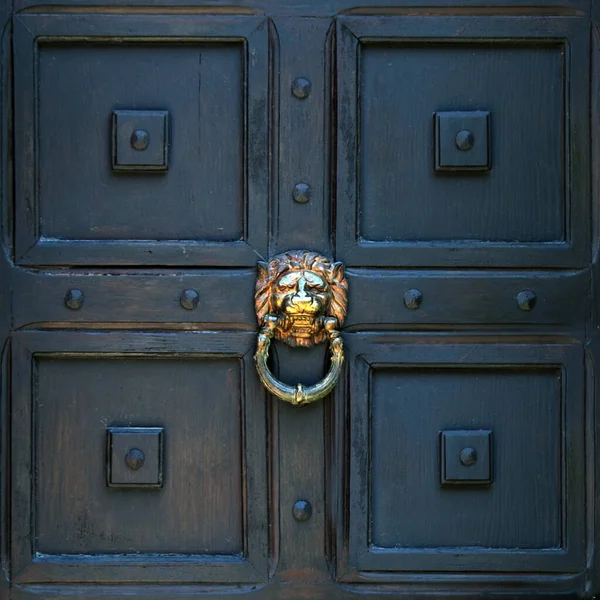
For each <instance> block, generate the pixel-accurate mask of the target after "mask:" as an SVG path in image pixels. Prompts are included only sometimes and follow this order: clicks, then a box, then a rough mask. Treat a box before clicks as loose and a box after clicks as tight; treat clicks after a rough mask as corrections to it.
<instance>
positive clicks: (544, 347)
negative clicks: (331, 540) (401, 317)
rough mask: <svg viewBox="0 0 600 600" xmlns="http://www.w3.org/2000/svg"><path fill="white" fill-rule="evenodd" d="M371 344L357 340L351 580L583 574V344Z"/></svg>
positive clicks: (351, 349) (352, 344)
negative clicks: (444, 574)
mask: <svg viewBox="0 0 600 600" xmlns="http://www.w3.org/2000/svg"><path fill="white" fill-rule="evenodd" d="M373 336H374V334H368V335H361V334H352V335H350V336H349V338H348V340H347V341H348V347H347V352H348V361H349V364H351V365H352V369H351V370H350V388H349V393H350V405H349V416H348V418H349V419H350V423H349V425H348V432H349V433H348V435H349V436H350V439H348V440H346V442H345V446H344V447H346V448H350V449H351V450H350V466H349V472H350V480H349V482H348V488H347V490H346V493H347V494H348V506H347V509H348V510H349V512H350V514H349V516H348V523H349V539H348V540H347V541H346V542H344V543H345V544H346V543H347V544H348V548H349V553H348V560H349V563H345V564H342V565H341V566H340V569H341V572H348V574H349V575H348V579H347V580H348V581H356V578H355V577H354V573H360V575H359V577H360V579H359V580H360V581H368V580H369V572H370V571H374V572H377V574H380V572H388V577H389V580H390V581H392V580H393V578H394V576H393V574H392V573H393V572H398V574H399V576H401V575H402V573H404V572H406V571H429V572H432V571H460V572H464V571H503V572H525V571H527V572H538V573H539V572H578V571H579V570H581V569H582V568H583V567H584V564H585V552H584V549H585V536H584V531H583V524H584V513H583V509H584V505H585V494H584V491H583V490H584V488H583V482H584V479H583V474H584V471H583V465H584V463H582V462H581V461H572V460H570V457H571V456H580V455H581V454H580V453H582V452H583V444H582V439H583V424H584V421H583V400H584V396H585V394H584V383H585V381H584V376H583V356H582V354H583V353H582V349H581V348H580V347H577V346H575V345H559V344H557V345H552V344H537V345H534V344H494V343H483V344H471V343H462V342H460V341H457V342H456V343H444V344H441V343H439V340H438V339H433V338H432V339H431V340H425V339H424V338H423V339H419V342H418V343H416V342H415V343H411V340H409V339H407V341H406V342H403V341H402V340H399V339H398V337H397V336H395V337H392V336H386V335H385V334H381V335H375V337H373ZM428 342H430V343H428ZM343 406H344V404H343V402H340V404H339V405H338V407H337V409H338V410H344V409H343ZM364 440H368V443H366V444H365V442H364ZM575 447H577V449H575ZM343 560H344V559H343V558H342V561H343ZM344 569H345V571H344ZM376 578H377V575H376V576H375V579H376Z"/></svg>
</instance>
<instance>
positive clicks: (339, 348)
mask: <svg viewBox="0 0 600 600" xmlns="http://www.w3.org/2000/svg"><path fill="white" fill-rule="evenodd" d="M278 322H279V318H278V317H276V316H273V315H267V317H266V318H265V325H264V326H263V327H262V328H261V330H260V331H259V333H258V343H257V347H256V354H255V355H254V362H255V364H256V370H257V371H258V376H259V377H260V380H261V382H262V384H263V385H264V386H265V388H266V389H267V391H268V392H270V393H271V394H273V395H274V396H277V397H278V398H279V399H280V400H283V401H285V402H289V403H290V404H293V405H294V406H299V405H303V404H310V403H311V402H316V401H317V400H321V398H325V396H327V395H329V394H330V393H331V392H332V391H333V388H334V387H335V386H336V384H337V381H338V379H339V377H340V373H341V371H342V365H343V364H344V342H343V341H342V338H341V337H340V332H339V331H338V330H337V329H336V328H337V319H335V318H328V319H325V323H324V326H325V329H326V331H327V336H328V338H329V351H330V353H331V367H330V368H329V371H328V373H327V375H325V378H324V379H322V380H321V381H319V382H318V383H315V384H314V385H310V386H308V387H304V386H303V385H302V384H301V383H298V384H297V385H296V387H293V386H291V385H287V384H285V383H282V382H281V381H279V380H278V379H276V378H275V377H273V374H272V373H271V371H270V370H269V367H268V366H267V358H268V357H269V347H270V346H271V339H272V337H273V334H274V330H275V327H277V324H278Z"/></svg>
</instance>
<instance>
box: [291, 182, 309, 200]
mask: <svg viewBox="0 0 600 600" xmlns="http://www.w3.org/2000/svg"><path fill="white" fill-rule="evenodd" d="M311 194H312V189H311V187H310V185H308V184H307V183H298V184H296V185H295V186H294V191H293V192H292V196H293V198H294V200H295V201H296V202H298V204H306V203H307V202H308V201H309V200H310V197H311Z"/></svg>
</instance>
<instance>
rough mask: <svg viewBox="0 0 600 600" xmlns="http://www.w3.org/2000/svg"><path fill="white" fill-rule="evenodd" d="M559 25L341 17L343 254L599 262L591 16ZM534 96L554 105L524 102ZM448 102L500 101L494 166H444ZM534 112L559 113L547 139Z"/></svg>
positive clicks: (448, 262) (490, 106)
mask: <svg viewBox="0 0 600 600" xmlns="http://www.w3.org/2000/svg"><path fill="white" fill-rule="evenodd" d="M549 25H550V22H549V21H547V20H544V19H540V18H537V17H531V18H523V19H519V21H518V24H517V22H516V21H515V20H514V19H510V18H505V17H486V18H483V17H481V18H478V17H474V16H471V17H464V18H463V17H453V18H452V20H448V18H443V17H420V16H408V17H401V16H399V17H392V16H385V17H371V18H369V17H365V18H359V17H343V18H340V19H339V20H338V30H337V39H338V45H337V73H338V79H337V83H338V94H337V113H338V120H337V130H338V169H337V194H338V197H339V199H340V201H338V202H337V205H336V206H337V219H336V222H337V237H336V250H337V255H338V258H340V259H341V260H344V261H345V262H346V264H348V265H349V266H385V265H389V266H392V265H393V266H431V267H458V266H461V265H469V266H480V267H484V266H485V267H491V266H493V267H501V266H503V265H511V266H517V265H518V266H522V267H525V266H528V267H533V266H536V265H539V266H544V267H547V266H555V267H559V266H562V267H564V266H569V265H572V266H574V267H583V266H585V265H587V264H589V230H588V228H587V227H586V225H585V223H586V216H585V215H586V211H587V206H588V198H589V196H588V193H589V186H588V182H589V178H588V174H589V167H588V163H587V161H585V160H580V159H581V157H582V154H580V152H583V155H585V154H586V153H587V152H589V140H587V139H582V137H581V135H580V132H582V131H583V130H584V129H585V127H586V125H585V115H586V114H587V111H588V108H585V106H586V105H587V88H588V82H587V76H586V75H585V74H586V73H587V64H588V60H589V46H588V43H587V39H586V38H587V34H586V33H585V32H586V31H587V30H588V23H587V20H586V19H584V18H581V19H567V18H565V19H561V18H557V19H556V21H552V27H549ZM566 40H568V46H566V45H565V44H566ZM548 44H554V45H555V46H554V49H551V46H549V45H548ZM527 47H529V48H530V50H526V48H527ZM567 47H568V51H567ZM560 48H562V49H560ZM554 50H557V51H556V52H555V51H554ZM453 53H456V54H454V58H452V56H453ZM433 55H437V56H438V57H439V58H440V60H436V59H433ZM459 55H462V56H463V59H460V58H459ZM427 56H428V57H429V58H426V57H427ZM485 57H487V59H486V58H485ZM446 60H448V61H450V62H449V63H446V66H443V64H444V61H446ZM479 60H482V63H481V67H479V66H478V65H477V62H478V61H479ZM513 60H516V61H517V62H518V63H519V68H518V69H515V68H511V67H510V64H511V62H512V61H513ZM548 61H549V62H548ZM496 62H497V66H494V65H495V64H496ZM484 64H485V66H483V65H484ZM438 67H439V68H440V70H439V71H438V70H437V68H438ZM505 68H506V69H507V71H506V72H505V75H501V73H502V72H503V69H505ZM528 69H532V71H531V73H532V74H531V75H527V74H526V72H527V70H528ZM534 72H535V76H533V73H534ZM492 73H493V74H494V76H493V77H491V78H489V79H488V77H490V75H491V74H492ZM544 73H545V75H544ZM521 76H523V79H520V77H521ZM538 78H540V79H538ZM542 78H545V79H544V82H543V83H542ZM536 81H537V83H535V82H536ZM406 82H411V85H410V93H408V94H407V93H405V86H406ZM519 86H524V88H523V89H524V90H527V91H526V92H524V93H523V94H520V93H519V92H518V89H519ZM563 86H564V89H563ZM509 90H510V92H509ZM535 90H537V92H536V91H535ZM550 90H553V91H552V92H550ZM511 93H512V94H517V95H519V96H520V97H521V98H522V101H520V102H519V103H518V105H519V107H520V108H519V111H518V114H517V113H511V112H510V111H511V110H512V109H511V106H513V103H512V102H511V101H510V100H509V98H508V97H506V100H502V98H504V97H505V96H504V95H505V94H509V95H510V94H511ZM536 93H539V94H543V98H544V102H543V110H540V108H541V106H540V103H533V102H532V103H531V104H529V103H528V101H525V98H527V99H528V98H533V97H534V96H535V94H536ZM404 102H405V103H406V104H404ZM497 102H498V104H496V103H497ZM441 110H443V111H448V110H489V111H490V113H491V115H490V119H491V132H490V136H491V153H492V157H491V161H492V169H491V171H490V172H489V173H484V174H476V173H471V174H466V175H465V174H460V173H456V174H451V175H445V174H439V173H437V174H436V173H435V172H434V169H433V113H434V112H435V111H441ZM506 111H508V112H506ZM528 113H529V115H530V116H529V117H528V116H527V114H528ZM552 114H554V117H550V115H552ZM573 114H577V115H580V119H581V120H578V119H577V118H576V120H575V121H573V120H572V116H573ZM520 119H525V121H523V123H522V124H521V126H520V125H519V123H520ZM536 119H542V120H544V122H545V123H546V124H548V125H549V122H550V120H552V119H554V123H555V124H554V125H549V127H548V128H546V126H544V128H543V129H544V131H545V132H546V134H545V135H547V136H550V137H545V142H544V141H543V140H542V139H541V138H540V135H539V133H534V130H533V129H529V126H530V125H532V124H533V123H535V122H536ZM538 122H539V121H538ZM566 127H569V129H568V130H567V129H564V134H563V133H561V131H563V128H566ZM498 128H499V129H498ZM534 129H535V131H536V132H539V130H540V127H537V128H536V127H534ZM527 131H529V134H528V133H527ZM513 135H514V136H515V137H514V138H512V136H513ZM554 136H555V137H554ZM550 138H552V140H551V139H550ZM511 139H513V141H511ZM538 141H539V142H541V143H540V145H539V146H538V145H537V144H538ZM532 144H533V145H532ZM534 146H535V148H534ZM528 148H529V149H528ZM551 165H553V166H551ZM561 170H562V171H563V174H562V175H561ZM536 173H537V175H536ZM413 177H414V179H413ZM547 186H550V187H547ZM509 188H510V191H509ZM550 188H552V191H550ZM484 189H485V192H483V190H484ZM502 189H503V190H504V191H500V190H502ZM496 194H498V195H496ZM444 199H445V200H444ZM438 202H439V203H440V204H439V205H438V204H437V203H438ZM488 203H489V204H488ZM463 209H464V210H465V212H464V213H463V212H461V211H462V210H463ZM413 226H414V228H413ZM538 226H539V227H540V228H539V229H536V228H537V227H538ZM565 226H567V227H568V228H567V229H564V227H565ZM446 227H448V229H445V228H446ZM502 230H503V231H502ZM450 232H451V233H450ZM459 232H460V233H459ZM536 232H537V233H536Z"/></svg>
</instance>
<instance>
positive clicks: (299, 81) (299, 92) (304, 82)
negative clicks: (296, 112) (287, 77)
mask: <svg viewBox="0 0 600 600" xmlns="http://www.w3.org/2000/svg"><path fill="white" fill-rule="evenodd" d="M310 88H311V83H310V81H309V80H308V79H306V78H305V77H296V79H294V81H292V94H294V96H295V97H296V98H298V99H299V100H304V99H305V98H308V97H309V96H310Z"/></svg>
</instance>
